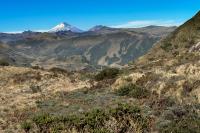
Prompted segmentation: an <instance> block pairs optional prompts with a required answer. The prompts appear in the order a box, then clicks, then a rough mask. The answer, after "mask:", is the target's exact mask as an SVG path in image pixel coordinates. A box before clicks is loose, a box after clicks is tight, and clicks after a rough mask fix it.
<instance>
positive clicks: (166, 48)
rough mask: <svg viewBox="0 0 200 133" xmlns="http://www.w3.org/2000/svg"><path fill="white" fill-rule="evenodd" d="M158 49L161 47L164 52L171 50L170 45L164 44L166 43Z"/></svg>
mask: <svg viewBox="0 0 200 133" xmlns="http://www.w3.org/2000/svg"><path fill="white" fill-rule="evenodd" d="M160 47H161V48H162V49H163V50H165V51H167V52H168V51H169V50H170V49H171V48H172V44H171V43H168V42H166V43H164V44H163V45H161V46H160Z"/></svg>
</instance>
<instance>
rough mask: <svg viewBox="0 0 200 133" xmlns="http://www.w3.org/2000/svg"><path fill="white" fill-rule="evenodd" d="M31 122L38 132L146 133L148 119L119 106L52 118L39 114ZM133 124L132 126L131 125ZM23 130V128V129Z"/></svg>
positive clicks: (130, 108) (131, 107) (133, 108)
mask: <svg viewBox="0 0 200 133" xmlns="http://www.w3.org/2000/svg"><path fill="white" fill-rule="evenodd" d="M32 121H33V122H34V124H35V125H36V126H37V128H39V131H40V132H62V131H68V132H72V130H75V131H77V132H88V133H112V132H128V131H131V132H137V131H138V132H139V131H141V132H145V131H146V132H147V131H149V119H148V118H147V117H144V116H143V115H142V114H141V110H140V108H138V107H136V106H132V105H128V104H119V105H118V106H117V107H116V108H113V109H108V110H107V109H94V110H92V111H90V112H87V113H83V114H79V115H67V116H53V115H50V114H41V115H37V116H35V117H34V118H33V119H32ZM133 123H134V124H133ZM23 129H24V128H23Z"/></svg>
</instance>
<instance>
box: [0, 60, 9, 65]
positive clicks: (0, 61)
mask: <svg viewBox="0 0 200 133" xmlns="http://www.w3.org/2000/svg"><path fill="white" fill-rule="evenodd" d="M0 66H9V63H8V62H7V61H5V60H0Z"/></svg>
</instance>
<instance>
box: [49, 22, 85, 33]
mask: <svg viewBox="0 0 200 133" xmlns="http://www.w3.org/2000/svg"><path fill="white" fill-rule="evenodd" d="M59 31H71V32H82V30H80V29H78V28H76V27H74V26H72V25H70V24H68V23H65V22H63V23H60V24H58V25H57V26H55V27H54V28H52V29H51V30H50V31H49V32H59Z"/></svg>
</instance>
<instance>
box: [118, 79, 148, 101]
mask: <svg viewBox="0 0 200 133" xmlns="http://www.w3.org/2000/svg"><path fill="white" fill-rule="evenodd" d="M116 93H117V95H119V96H129V97H133V98H146V97H148V95H149V93H150V92H149V91H148V90H147V89H144V88H143V87H140V86H138V85H135V84H132V83H128V84H126V85H123V86H121V87H120V88H119V89H118V90H116Z"/></svg>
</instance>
